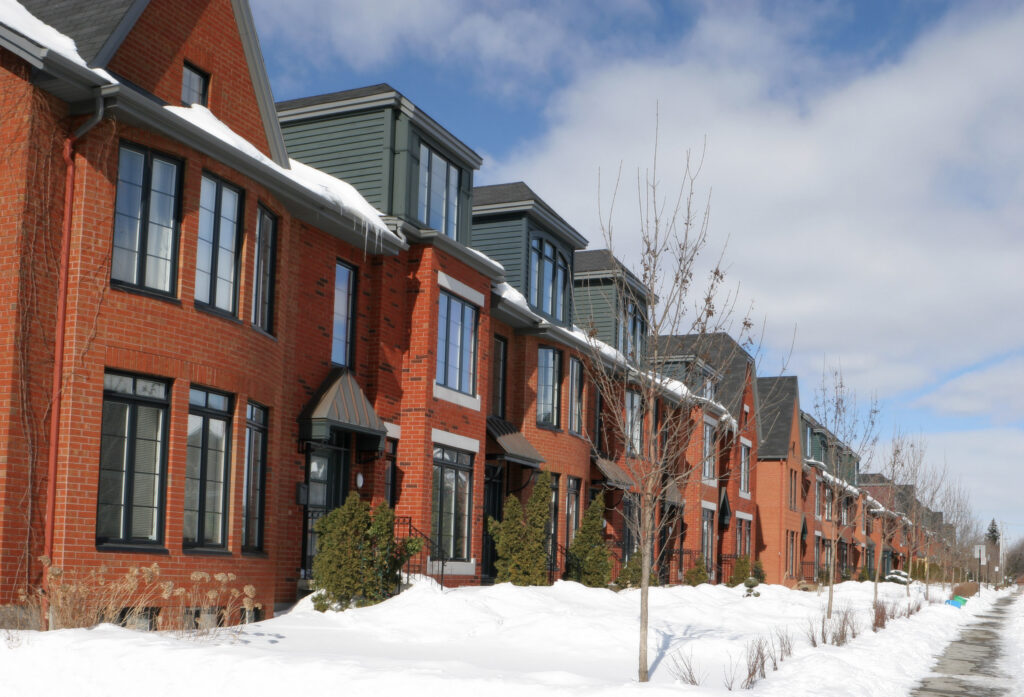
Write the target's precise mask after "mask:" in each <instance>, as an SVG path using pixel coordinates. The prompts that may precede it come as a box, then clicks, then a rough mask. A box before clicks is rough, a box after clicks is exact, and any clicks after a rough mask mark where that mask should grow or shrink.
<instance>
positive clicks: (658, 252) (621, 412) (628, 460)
mask: <svg viewBox="0 0 1024 697" xmlns="http://www.w3.org/2000/svg"><path fill="white" fill-rule="evenodd" d="M657 150H658V146H657V138H656V139H655V154H654V161H653V166H652V168H651V169H650V170H649V171H646V172H643V173H639V174H638V176H637V205H638V219H637V227H636V229H635V231H634V230H631V231H630V233H629V235H628V237H629V242H630V244H631V245H632V246H633V248H634V249H637V248H638V249H639V253H640V263H639V268H638V270H637V272H636V273H635V274H634V273H632V272H630V271H628V270H627V269H626V268H620V269H619V272H618V273H617V274H615V276H614V278H615V280H614V300H613V301H612V304H611V306H610V307H609V308H608V309H609V310H610V311H611V312H613V313H614V316H615V317H617V318H618V319H619V322H620V325H619V326H620V332H621V331H623V330H624V331H625V335H622V334H621V333H620V337H621V341H619V346H618V348H613V347H611V346H609V345H607V344H606V343H603V342H601V341H599V339H598V337H597V334H596V331H595V330H593V328H591V329H590V334H589V336H590V356H589V357H588V358H589V360H588V361H587V369H586V370H587V375H588V377H589V379H590V380H591V381H592V384H594V385H595V386H596V388H597V390H598V393H599V394H600V395H601V404H602V405H603V407H602V408H601V409H600V422H601V425H600V429H599V432H597V433H593V434H589V436H590V438H591V440H592V442H593V443H594V445H595V449H596V450H598V452H599V453H603V454H606V455H609V459H614V460H618V461H619V462H622V463H624V467H625V469H626V471H627V474H628V476H629V478H630V479H631V480H632V486H631V488H630V490H629V491H628V492H626V493H625V494H624V496H623V500H624V502H625V503H627V504H628V505H623V506H622V513H623V514H624V518H625V524H626V526H627V528H628V529H629V531H630V532H631V533H632V534H633V536H634V539H635V541H636V546H637V548H638V550H639V554H640V558H641V564H640V571H641V573H640V636H639V653H638V671H637V675H638V679H639V680H640V682H646V681H647V680H648V670H649V667H648V656H647V642H648V617H649V602H648V591H649V586H650V577H651V573H652V570H653V569H654V568H655V562H656V558H655V555H656V554H662V553H663V552H664V549H663V548H662V547H659V546H658V545H659V542H658V541H659V539H660V538H661V537H662V535H664V534H666V533H667V531H668V529H669V527H670V526H675V525H677V524H678V519H677V517H676V516H673V515H669V514H667V508H668V506H667V504H668V503H669V502H671V501H673V500H676V501H678V500H679V496H680V492H681V491H685V487H686V483H687V482H688V480H689V478H690V475H691V473H692V471H693V466H692V465H691V464H690V463H689V462H687V460H686V451H687V449H688V447H689V446H690V443H691V441H692V439H693V437H694V434H695V433H696V432H698V429H700V428H702V426H703V419H702V417H701V416H700V414H701V413H702V410H703V409H712V410H717V411H718V412H719V414H720V415H721V416H723V417H724V416H725V409H723V408H722V407H721V406H720V405H715V404H713V403H710V402H709V401H708V399H707V398H705V397H704V396H702V395H701V394H700V392H699V390H697V389H691V388H693V387H694V386H695V385H698V384H699V381H700V378H699V377H698V373H699V368H698V366H697V365H696V364H695V362H694V363H691V364H689V365H685V366H678V365H669V359H670V358H671V356H670V355H668V354H667V353H666V352H664V351H663V350H662V347H661V345H660V343H659V342H658V341H657V340H650V339H649V338H650V337H652V336H653V337H658V336H661V335H689V336H695V337H704V336H708V335H709V334H711V333H714V332H718V331H721V330H723V329H726V328H728V325H729V322H730V320H731V319H732V318H733V315H734V308H735V303H736V298H735V295H734V294H731V293H728V292H725V291H723V283H724V280H725V272H724V270H723V268H722V263H721V256H719V258H718V259H717V260H715V261H714V263H712V264H711V268H710V270H709V271H708V272H707V276H706V282H703V283H702V282H700V281H699V280H698V279H699V278H700V277H701V276H702V274H701V273H700V268H701V267H700V263H701V255H702V253H703V252H705V251H706V249H707V247H708V243H709V237H708V220H709V206H708V202H707V201H706V200H703V201H699V200H698V191H697V186H696V181H697V177H698V174H699V172H700V165H701V161H698V160H694V159H692V158H691V155H690V153H689V152H688V153H687V154H686V157H685V159H684V160H683V172H682V185H681V186H680V189H679V190H678V192H673V195H672V196H669V197H667V196H665V195H664V194H663V192H662V189H661V185H660V180H659V171H658V158H657ZM615 189H616V193H617V189H618V184H617V183H616V187H615ZM614 205H615V195H614V194H613V197H612V205H611V207H610V208H609V210H608V215H607V216H605V215H604V211H602V224H601V227H602V232H603V234H604V241H605V243H606V245H607V248H608V250H609V252H610V254H611V256H612V258H614V252H615V249H616V246H615V245H616V242H617V240H618V237H617V236H616V234H615V231H614V230H613V226H612V222H611V219H612V213H613V211H614ZM616 263H617V262H616ZM637 315H639V316H637ZM750 327H751V323H750V321H749V319H748V318H747V317H744V318H743V319H742V321H741V322H740V323H739V327H738V331H739V333H740V339H741V340H744V337H746V336H747V335H748V334H749V332H750ZM670 376H671V377H670ZM613 453H614V454H613ZM676 530H678V528H676ZM656 547H657V551H656Z"/></svg>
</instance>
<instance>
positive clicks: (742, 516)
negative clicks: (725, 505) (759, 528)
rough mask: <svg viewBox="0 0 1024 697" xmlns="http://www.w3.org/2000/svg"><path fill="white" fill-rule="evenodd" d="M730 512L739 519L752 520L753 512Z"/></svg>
mask: <svg viewBox="0 0 1024 697" xmlns="http://www.w3.org/2000/svg"><path fill="white" fill-rule="evenodd" d="M732 514H733V515H734V516H736V517H737V518H738V519H740V520H749V521H750V522H751V523H753V522H754V514H753V513H744V512H743V511H733V513H732Z"/></svg>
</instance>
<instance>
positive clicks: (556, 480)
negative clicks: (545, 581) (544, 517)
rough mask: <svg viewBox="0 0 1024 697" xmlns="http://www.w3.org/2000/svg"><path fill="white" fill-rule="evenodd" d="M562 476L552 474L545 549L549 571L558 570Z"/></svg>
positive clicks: (555, 473)
mask: <svg viewBox="0 0 1024 697" xmlns="http://www.w3.org/2000/svg"><path fill="white" fill-rule="evenodd" d="M561 482H562V476H561V475H560V474H558V473H557V472H552V473H551V496H550V498H549V499H548V522H547V530H545V545H544V546H545V547H546V548H547V554H548V569H549V570H554V569H557V568H558V516H559V515H560V514H559V505H558V504H559V503H560V502H559V497H560V494H561V493H562V484H561Z"/></svg>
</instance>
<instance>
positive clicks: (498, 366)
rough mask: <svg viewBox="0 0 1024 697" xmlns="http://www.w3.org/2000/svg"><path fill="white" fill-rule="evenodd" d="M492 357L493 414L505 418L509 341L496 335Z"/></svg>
mask: <svg viewBox="0 0 1024 697" xmlns="http://www.w3.org/2000/svg"><path fill="white" fill-rule="evenodd" d="M493 347H494V352H493V354H492V356H491V372H492V375H491V414H493V415H494V416H497V417H499V418H502V419H504V418H505V396H506V387H507V385H508V339H506V338H505V337H503V336H499V335H498V334H495V335H494V343H493Z"/></svg>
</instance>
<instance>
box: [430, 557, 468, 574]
mask: <svg viewBox="0 0 1024 697" xmlns="http://www.w3.org/2000/svg"><path fill="white" fill-rule="evenodd" d="M443 568H444V575H445V576H473V575H475V574H476V559H470V560H469V561H448V562H445V563H444V566H443ZM441 571H442V564H441V562H439V561H434V560H433V559H428V560H427V573H428V574H440V573H441Z"/></svg>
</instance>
